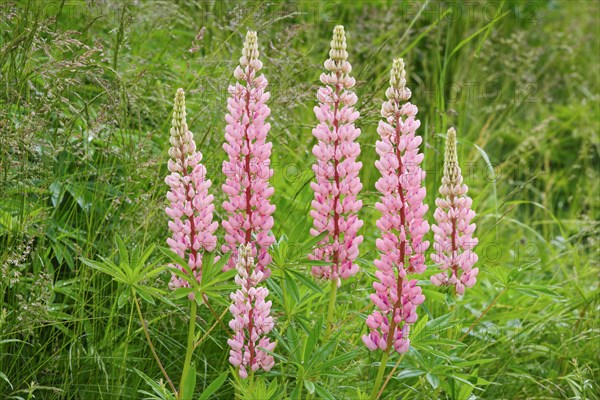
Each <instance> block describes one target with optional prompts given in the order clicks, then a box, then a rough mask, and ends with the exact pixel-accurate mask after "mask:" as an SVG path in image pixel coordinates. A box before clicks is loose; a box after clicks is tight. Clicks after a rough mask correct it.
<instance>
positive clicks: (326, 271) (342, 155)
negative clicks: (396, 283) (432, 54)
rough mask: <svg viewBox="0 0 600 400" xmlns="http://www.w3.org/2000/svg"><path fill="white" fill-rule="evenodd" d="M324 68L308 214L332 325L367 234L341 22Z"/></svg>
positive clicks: (355, 116)
mask: <svg viewBox="0 0 600 400" xmlns="http://www.w3.org/2000/svg"><path fill="white" fill-rule="evenodd" d="M325 69H326V70H327V72H326V73H322V74H321V78H320V79H321V82H322V83H323V85H325V86H324V87H321V88H319V90H318V92H317V98H318V100H319V105H318V106H315V108H314V112H315V115H316V117H317V119H318V120H319V124H318V125H317V126H316V127H315V128H314V129H313V135H314V137H315V138H316V139H317V141H318V142H317V144H316V145H315V146H314V147H313V154H314V156H315V157H316V158H317V162H316V163H315V164H314V165H313V172H314V173H315V182H312V183H311V188H312V189H313V191H314V200H313V201H312V210H311V212H310V215H311V216H312V218H313V225H314V226H313V228H312V229H311V230H310V233H311V235H313V236H318V235H321V234H323V233H326V235H325V237H324V238H323V240H322V241H321V242H320V243H319V244H318V246H317V247H316V248H315V250H314V253H313V254H312V255H310V256H309V258H310V259H312V260H319V261H324V262H326V263H328V265H325V266H323V265H318V266H314V267H313V268H312V273H313V275H314V276H316V277H318V278H323V279H327V280H330V281H331V293H330V296H331V297H330V301H329V307H328V312H327V323H328V325H329V324H331V321H332V319H333V312H334V307H335V298H336V291H337V288H338V286H339V285H340V284H341V279H346V278H348V277H351V276H353V275H355V274H356V273H357V272H358V265H357V264H356V262H355V261H356V258H357V257H358V246H359V245H360V244H361V243H362V241H363V237H362V236H361V235H358V234H357V233H358V230H359V229H360V227H361V226H362V224H363V223H362V221H361V220H360V219H359V218H358V211H359V210H360V209H361V207H362V201H361V200H358V199H357V195H358V193H359V192H360V190H361V189H362V184H361V182H360V179H359V177H358V172H359V171H360V169H361V167H362V163H360V162H358V161H356V158H357V157H358V156H359V155H360V145H359V144H358V143H357V142H355V140H356V138H358V136H359V135H360V129H358V128H357V127H356V126H355V125H354V123H355V121H356V120H357V119H358V116H359V113H358V111H356V110H355V109H354V105H355V104H356V101H357V96H356V94H355V93H354V92H352V91H351V89H352V88H353V87H354V85H355V83H356V81H355V79H354V78H353V77H352V76H350V72H351V71H352V66H351V65H350V63H349V62H348V52H347V51H346V34H345V32H344V27H343V26H341V25H338V26H336V27H335V29H334V30H333V40H332V41H331V50H330V51H329V59H327V61H325Z"/></svg>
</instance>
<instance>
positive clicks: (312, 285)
mask: <svg viewBox="0 0 600 400" xmlns="http://www.w3.org/2000/svg"><path fill="white" fill-rule="evenodd" d="M287 272H289V273H290V274H292V275H294V278H295V279H297V280H299V281H300V282H302V284H303V285H304V286H306V287H307V288H309V289H311V290H313V291H315V292H318V293H321V294H323V289H321V287H320V286H319V285H317V284H316V283H315V282H314V281H313V280H312V279H311V278H308V277H307V276H306V275H304V274H302V273H301V272H298V271H293V270H287Z"/></svg>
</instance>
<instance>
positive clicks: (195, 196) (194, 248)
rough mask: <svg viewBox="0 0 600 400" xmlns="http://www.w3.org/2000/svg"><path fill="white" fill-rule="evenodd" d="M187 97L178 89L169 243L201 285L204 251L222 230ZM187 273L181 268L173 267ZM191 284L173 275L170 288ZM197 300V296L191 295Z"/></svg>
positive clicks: (173, 129)
mask: <svg viewBox="0 0 600 400" xmlns="http://www.w3.org/2000/svg"><path fill="white" fill-rule="evenodd" d="M185 117H186V110H185V94H184V92H183V89H178V90H177V94H176V96H175V106H174V108H173V120H172V127H171V135H170V139H169V140H170V143H171V148H170V149H169V156H170V157H171V159H170V160H169V164H168V167H169V171H170V172H171V173H170V174H169V175H167V177H166V178H165V182H166V183H167V184H168V185H169V192H168V193H167V199H168V201H169V203H170V204H169V206H168V207H167V208H166V209H165V211H166V213H167V215H168V216H169V218H171V220H170V221H169V229H170V230H171V232H172V236H171V237H170V238H169V239H167V244H168V245H169V247H170V248H171V250H173V252H175V253H177V254H178V255H179V256H180V257H181V258H183V259H184V260H186V261H187V262H188V265H189V267H190V269H191V270H192V271H193V273H194V276H195V278H196V280H197V281H198V282H200V280H201V279H202V251H213V250H214V249H215V247H216V245H217V238H216V236H215V235H214V232H215V230H216V229H217V227H218V223H217V222H213V221H212V219H213V210H214V205H213V204H212V201H213V195H211V194H208V189H209V187H210V185H211V182H210V180H208V179H206V168H205V167H204V165H202V164H201V163H200V161H201V160H202V153H200V152H199V151H197V150H196V143H195V142H194V135H193V134H192V132H190V131H189V129H188V126H187V123H186V118H185ZM171 266H172V267H175V268H179V269H180V270H182V271H184V269H183V268H182V266H180V265H171ZM189 286H190V285H189V283H188V282H186V281H185V280H184V279H181V278H179V277H178V276H177V275H175V274H172V276H171V282H170V283H169V287H170V288H171V289H176V288H179V287H189ZM190 296H191V297H193V295H190Z"/></svg>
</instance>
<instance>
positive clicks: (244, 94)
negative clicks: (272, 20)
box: [222, 31, 275, 279]
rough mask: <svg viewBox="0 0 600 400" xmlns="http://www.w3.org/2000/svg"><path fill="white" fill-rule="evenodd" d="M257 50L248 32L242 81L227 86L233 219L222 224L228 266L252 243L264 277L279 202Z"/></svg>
mask: <svg viewBox="0 0 600 400" xmlns="http://www.w3.org/2000/svg"><path fill="white" fill-rule="evenodd" d="M258 55H259V53H258V43H257V38H256V32H252V31H249V32H248V33H247V35H246V41H245V43H244V49H243V52H242V57H241V58H240V65H239V66H238V67H237V68H236V69H235V71H234V76H235V78H236V79H238V81H243V84H242V83H240V82H237V83H236V84H235V85H232V86H230V87H229V93H230V95H231V97H230V98H229V99H228V100H227V111H228V113H227V115H226V116H225V120H226V121H227V126H226V128H225V139H226V143H224V144H223V148H224V149H225V151H226V152H227V155H228V156H229V159H228V160H225V161H224V162H223V173H224V174H225V176H226V180H225V183H224V184H223V191H224V192H225V193H226V194H227V195H228V196H229V199H228V200H227V201H225V202H223V208H224V209H225V211H226V212H227V213H228V214H229V218H228V219H227V220H225V221H223V223H222V226H223V228H224V229H225V244H223V246H222V250H223V252H224V253H227V252H231V253H232V256H231V257H230V259H229V262H228V264H227V265H226V266H225V267H224V269H225V270H230V269H233V268H234V267H235V265H236V263H237V258H238V255H237V248H238V246H239V245H241V244H248V243H251V244H252V246H251V247H252V256H253V257H256V258H257V265H256V268H258V269H259V270H260V271H262V272H263V279H266V278H268V277H269V275H270V274H271V270H270V269H269V268H268V265H269V264H270V262H271V256H270V255H269V253H268V248H269V246H270V245H271V244H273V242H274V241H275V238H274V237H273V236H272V235H271V234H270V233H269V230H270V229H271V228H272V227H273V217H272V214H273V212H274V211H275V206H274V205H272V204H271V203H270V202H269V198H270V197H271V195H273V187H271V185H270V184H269V179H270V178H271V177H272V176H273V170H272V169H271V161H270V156H271V147H272V143H270V142H267V141H266V139H267V134H268V133H269V129H271V125H270V124H269V123H268V122H265V120H266V119H267V118H268V117H269V115H270V114H271V110H270V109H269V107H268V106H267V105H266V104H265V103H266V101H267V100H269V97H270V94H269V92H267V91H266V87H267V79H266V78H265V76H264V75H262V74H261V75H258V71H260V70H261V68H262V62H260V60H259V59H258Z"/></svg>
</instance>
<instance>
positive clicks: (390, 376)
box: [376, 353, 406, 399]
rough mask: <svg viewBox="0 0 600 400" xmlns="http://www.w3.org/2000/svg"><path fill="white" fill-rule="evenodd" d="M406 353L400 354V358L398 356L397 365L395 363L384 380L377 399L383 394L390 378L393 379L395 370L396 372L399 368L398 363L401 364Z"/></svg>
mask: <svg viewBox="0 0 600 400" xmlns="http://www.w3.org/2000/svg"><path fill="white" fill-rule="evenodd" d="M404 354H406V353H404ZM404 354H402V355H400V358H398V361H396V365H394V368H392V370H391V371H390V373H389V374H388V376H387V377H386V378H385V382H383V385H382V386H381V389H379V393H378V394H377V397H376V399H379V398H380V397H381V395H382V394H383V391H384V390H385V387H386V386H387V384H388V382H389V381H390V379H392V375H394V372H396V369H397V368H398V365H400V363H401V362H402V359H403V358H404Z"/></svg>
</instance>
